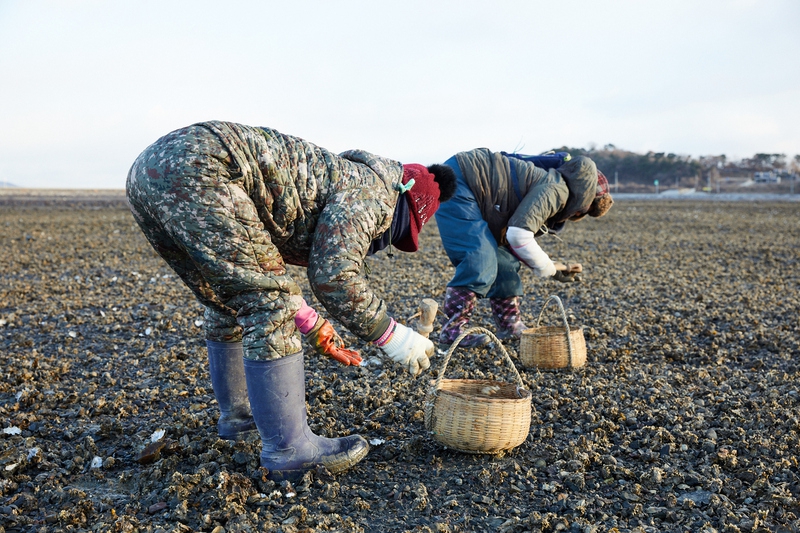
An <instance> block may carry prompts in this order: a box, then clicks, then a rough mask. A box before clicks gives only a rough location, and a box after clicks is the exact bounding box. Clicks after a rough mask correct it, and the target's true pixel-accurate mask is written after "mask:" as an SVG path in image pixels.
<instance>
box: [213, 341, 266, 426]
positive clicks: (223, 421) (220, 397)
mask: <svg viewBox="0 0 800 533" xmlns="http://www.w3.org/2000/svg"><path fill="white" fill-rule="evenodd" d="M206 347H207V348H208V371H209V373H210V374H211V386H212V387H213V389H214V396H215V397H216V398H217V403H218V404H219V411H220V415H219V420H218V421H217V431H218V432H219V436H220V438H221V439H226V440H237V439H243V438H245V437H247V436H248V435H250V434H254V433H255V432H256V423H255V421H254V420H253V415H252V413H251V412H250V399H249V398H248V396H247V382H246V381H245V377H244V350H243V349H242V343H241V342H215V341H209V340H207V341H206Z"/></svg>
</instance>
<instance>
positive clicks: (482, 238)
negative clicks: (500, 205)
mask: <svg viewBox="0 0 800 533" xmlns="http://www.w3.org/2000/svg"><path fill="white" fill-rule="evenodd" d="M444 164H445V165H447V166H449V167H451V168H452V169H453V170H454V171H455V174H456V184H457V186H456V193H455V195H454V196H453V198H451V199H450V200H448V201H447V202H444V203H442V204H441V205H440V206H439V209H438V210H437V211H436V215H435V216H436V225H437V226H438V227H439V235H440V236H441V238H442V245H443V246H444V249H445V252H447V257H449V258H450V262H451V263H452V264H453V266H454V267H456V273H455V275H454V276H453V279H451V280H450V282H449V283H448V284H447V286H448V287H463V288H467V289H469V290H471V291H472V292H474V293H475V294H477V295H478V296H480V297H481V298H485V297H488V298H508V297H511V296H522V294H523V292H522V280H521V279H520V277H519V269H520V266H521V264H520V262H519V260H518V259H517V258H516V257H514V256H513V255H512V254H511V252H509V251H508V249H507V248H505V247H500V246H497V240H496V239H495V238H494V236H493V235H492V232H491V231H489V225H488V224H487V223H486V221H485V220H483V216H482V215H481V210H480V208H479V207H478V202H477V200H476V199H475V195H474V194H473V193H472V191H471V190H470V188H469V186H468V185H467V182H466V180H465V179H464V175H463V173H462V172H461V169H460V168H459V166H458V162H457V161H456V158H455V157H451V158H450V159H448V160H447V161H445V162H444Z"/></svg>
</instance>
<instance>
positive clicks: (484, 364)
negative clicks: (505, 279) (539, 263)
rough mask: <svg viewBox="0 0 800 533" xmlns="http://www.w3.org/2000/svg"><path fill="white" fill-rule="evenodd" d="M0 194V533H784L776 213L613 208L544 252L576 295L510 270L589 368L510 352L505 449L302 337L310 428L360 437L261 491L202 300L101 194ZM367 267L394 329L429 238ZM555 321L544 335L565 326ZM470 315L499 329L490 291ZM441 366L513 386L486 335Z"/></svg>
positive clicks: (790, 327) (793, 513) (784, 303)
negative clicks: (511, 404)
mask: <svg viewBox="0 0 800 533" xmlns="http://www.w3.org/2000/svg"><path fill="white" fill-rule="evenodd" d="M31 196H32V195H29V196H28V198H30V197H31ZM109 196H111V197H112V198H111V200H103V201H107V202H108V203H103V201H98V198H99V197H103V198H108V197H109ZM40 200H41V199H40ZM0 203H2V207H0V229H2V232H0V354H1V355H2V358H3V363H2V369H3V370H2V371H3V379H2V380H0V422H2V424H1V425H2V427H1V428H0V531H1V532H4V533H10V532H40V531H48V532H61V531H64V532H67V531H115V532H134V531H139V532H172V531H176V532H189V531H204V532H214V533H222V532H236V531H283V532H287V533H288V532H315V531H348V532H349V531H364V532H373V531H375V532H403V531H415V532H416V531H420V532H472V531H487V532H488V531H492V532H506V533H512V532H527V531H547V532H550V531H575V532H637V533H641V532H671V531H675V532H679V531H680V532H684V531H692V532H739V531H741V532H745V531H746V532H753V531H759V532H767V531H769V532H776V531H796V530H797V529H796V527H797V523H798V517H799V516H800V504H799V503H798V498H800V465H799V464H798V455H800V438H799V437H798V435H799V434H800V379H798V378H800V375H799V372H800V324H799V323H798V316H800V313H799V312H798V311H800V309H799V308H800V222H798V216H797V208H796V204H792V203H776V204H771V203H768V202H759V203H749V202H736V203H724V202H713V203H709V202H696V201H688V200H681V201H676V202H669V201H661V202H652V201H636V200H627V201H619V202H617V204H616V205H615V207H614V209H612V211H611V212H610V213H609V215H608V216H606V217H604V218H601V219H598V220H586V221H582V222H580V223H577V224H573V225H572V227H571V228H569V229H568V230H567V232H566V233H565V234H564V235H563V237H562V239H563V240H562V241H558V240H555V239H553V238H545V239H543V240H542V241H541V244H542V247H543V248H544V249H545V250H547V251H548V252H549V253H550V254H551V256H552V257H553V258H554V259H556V260H560V261H563V262H580V263H582V264H583V267H584V273H583V282H582V283H580V284H571V285H565V284H559V283H557V282H555V281H551V280H539V279H535V278H534V277H533V276H532V275H531V274H530V273H529V272H524V273H523V276H524V281H525V284H526V291H527V294H526V297H525V298H524V300H523V317H524V319H525V321H526V322H527V323H528V324H529V325H531V326H532V325H535V324H536V322H537V319H538V317H539V313H540V311H541V309H542V305H543V303H544V301H545V299H546V297H548V296H549V295H553V294H555V295H558V296H559V297H560V298H561V300H562V301H563V302H564V305H565V307H566V310H567V315H568V317H569V320H570V322H571V324H572V326H573V328H575V327H578V326H581V327H582V328H583V332H584V335H585V339H586V344H587V352H588V361H587V364H586V366H585V367H584V368H582V369H579V370H576V371H572V372H569V371H547V372H540V371H537V370H536V369H532V368H525V367H523V366H522V364H521V362H520V360H519V358H518V350H519V343H518V342H509V343H506V344H505V348H506V350H507V351H508V353H509V354H510V356H511V358H512V360H513V361H514V363H515V366H516V367H517V368H518V369H519V372H520V375H521V378H522V380H523V382H524V385H525V387H526V388H528V389H529V390H531V392H532V398H533V400H532V407H533V416H532V423H531V426H530V433H529V435H528V437H527V439H526V440H525V442H524V443H522V444H521V445H520V446H518V447H517V448H515V449H513V450H511V451H509V452H505V453H503V454H499V455H469V454H463V453H460V452H455V451H452V450H450V449H447V448H446V447H445V446H443V445H442V444H440V443H439V442H437V441H436V440H435V439H434V438H433V437H432V435H431V434H430V433H429V432H427V431H426V429H425V425H424V406H425V401H426V397H427V394H428V392H429V390H430V388H431V383H432V381H433V380H434V379H435V378H436V377H437V375H438V372H440V371H441V370H442V362H443V357H442V356H441V355H440V356H439V357H437V358H435V359H434V360H433V361H432V367H431V369H430V370H429V372H428V373H427V374H426V375H424V376H423V377H421V378H419V379H416V380H415V379H412V378H410V377H408V376H407V375H406V374H405V373H404V372H403V371H402V370H400V369H398V368H397V367H395V366H394V365H393V364H392V363H391V362H387V361H383V360H382V359H381V358H380V356H379V353H378V351H377V350H376V349H375V348H374V347H372V346H369V345H365V344H363V343H361V342H360V341H358V340H357V339H355V338H354V337H353V336H352V335H349V334H348V333H347V332H346V331H345V330H344V329H343V328H341V326H339V327H338V330H339V332H340V333H341V334H342V335H343V337H344V338H345V340H346V341H347V342H348V343H349V344H350V345H351V346H353V347H355V348H358V349H360V350H361V351H362V355H363V356H364V359H365V361H367V363H368V364H367V365H365V366H362V367H355V368H354V367H342V366H339V365H338V364H337V363H335V362H334V361H332V360H324V359H322V358H320V357H319V356H317V355H315V354H314V352H313V351H312V350H311V349H310V348H306V361H307V363H306V377H307V381H306V388H307V403H308V410H309V423H310V425H311V426H312V428H313V430H314V431H315V432H317V433H318V434H321V435H325V436H330V437H335V436H342V435H347V434H351V433H359V434H361V435H363V436H364V437H365V438H367V440H369V441H371V442H372V448H371V450H370V453H369V455H367V457H366V458H365V459H364V460H363V461H362V462H361V463H359V464H358V465H356V467H354V468H353V469H351V470H349V471H347V472H344V473H342V474H338V475H335V476H333V475H330V474H328V473H327V472H324V471H315V472H311V473H309V474H308V475H307V476H306V478H305V479H304V480H303V481H302V482H299V483H296V484H295V485H290V484H287V483H283V484H275V483H273V482H270V481H267V480H265V478H264V475H263V474H264V472H263V471H262V470H261V469H260V468H259V464H258V454H259V451H260V441H259V439H258V438H257V437H254V438H252V439H250V440H247V441H244V442H238V443H231V442H227V441H223V440H220V439H218V438H217V434H216V419H217V416H218V410H217V406H216V402H215V400H214V396H213V393H212V390H211V383H210V380H209V376H208V372H207V363H206V353H205V346H204V341H203V337H202V331H201V327H200V322H199V320H200V319H201V317H202V309H201V307H200V306H199V304H197V303H196V302H195V301H194V300H193V298H192V296H191V294H190V293H189V291H188V290H187V289H186V288H185V287H184V286H183V285H182V284H181V283H180V282H179V280H178V279H177V278H176V277H175V275H174V274H173V273H172V272H171V271H170V270H169V269H168V268H167V267H166V265H165V263H163V262H162V261H161V259H160V258H158V257H157V256H156V255H155V254H154V252H153V251H152V250H151V248H150V246H149V245H148V244H147V243H146V242H145V240H144V238H143V236H142V234H141V233H140V231H139V230H138V228H137V227H136V225H135V223H134V221H133V219H132V217H131V215H130V214H129V212H128V211H127V209H125V208H124V200H123V197H122V195H121V191H119V192H118V193H117V194H116V195H109V194H105V196H104V195H103V194H99V193H98V194H97V195H94V196H92V195H89V194H88V193H86V192H85V191H82V196H81V197H80V198H78V199H77V200H76V199H75V198H71V199H64V198H62V199H60V200H57V201H56V200H53V199H52V198H51V199H49V200H47V201H46V202H44V203H43V202H41V201H39V202H38V203H37V202H36V201H33V200H26V199H24V198H23V199H20V198H17V199H16V200H14V201H9V200H8V196H6V195H0ZM369 265H370V268H371V275H370V277H371V279H372V280H373V284H374V287H375V289H376V291H377V292H378V293H379V294H380V295H381V296H382V297H383V298H384V299H385V300H386V302H387V305H388V307H389V309H390V310H391V312H392V313H393V315H394V316H395V317H397V318H398V319H399V320H401V321H406V322H408V323H409V324H410V325H413V323H414V321H413V320H408V318H409V317H411V316H412V315H413V314H414V313H415V312H416V310H417V306H418V304H419V302H420V301H421V300H422V299H423V298H434V299H435V300H437V301H438V302H439V304H440V305H441V303H442V298H443V292H444V287H445V284H446V282H447V281H448V280H449V278H450V275H451V273H452V267H451V266H450V264H449V262H448V261H447V258H446V256H445V254H444V252H443V250H442V249H441V245H440V243H439V241H438V235H437V231H436V227H435V225H431V226H430V227H426V229H425V231H424V232H423V234H422V252H420V253H417V254H404V253H402V252H395V254H394V258H390V257H388V256H387V254H386V253H385V252H382V253H381V254H379V255H378V256H376V257H375V258H373V259H370V260H369ZM292 272H293V274H294V275H295V276H296V279H297V280H298V281H299V282H300V283H301V286H302V287H303V288H304V291H305V292H306V297H307V298H309V299H310V300H311V301H312V302H313V297H311V293H310V291H308V290H307V285H306V282H305V276H304V272H303V270H302V269H300V268H293V270H292ZM555 309H556V308H554V307H551V306H548V307H547V308H546V310H545V313H544V316H543V318H542V322H543V323H547V324H553V325H557V324H558V323H559V322H560V321H561V320H562V319H561V317H560V313H558V312H557V311H555ZM334 324H335V325H336V323H335V322H334ZM473 324H474V325H478V326H483V327H486V328H487V329H489V330H491V331H494V325H493V323H492V319H491V315H490V312H489V305H488V302H486V301H481V302H480V304H479V306H478V309H477V312H476V315H475V317H474V320H473ZM437 332H438V328H437V329H436V330H434V333H433V335H436V333H437ZM446 377H447V378H469V379H496V380H499V381H504V382H508V381H513V380H514V377H513V376H512V373H511V372H510V369H509V366H508V364H507V363H506V362H505V359H504V358H503V357H502V351H501V350H500V349H499V348H498V347H497V346H495V347H493V348H488V349H487V348H483V349H463V348H460V347H456V349H455V350H454V351H453V353H452V358H451V360H450V363H449V365H448V366H447V369H446ZM162 432H163V434H162ZM154 440H156V441H158V442H160V443H162V444H163V447H162V448H161V450H160V452H159V453H158V454H157V455H156V454H153V455H152V456H150V457H149V458H147V459H149V462H148V460H147V459H145V460H143V459H142V452H143V450H145V448H146V447H147V446H148V445H150V444H152V442H153V441H154ZM159 446H160V445H159Z"/></svg>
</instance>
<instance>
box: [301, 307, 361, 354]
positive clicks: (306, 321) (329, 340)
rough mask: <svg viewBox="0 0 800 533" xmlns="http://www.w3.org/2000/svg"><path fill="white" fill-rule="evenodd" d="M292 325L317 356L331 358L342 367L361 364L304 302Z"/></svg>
mask: <svg viewBox="0 0 800 533" xmlns="http://www.w3.org/2000/svg"><path fill="white" fill-rule="evenodd" d="M294 323H295V325H296V326H297V329H299V330H300V333H302V334H303V337H304V338H305V339H306V340H307V341H308V343H309V344H311V346H313V347H314V351H316V352H317V353H318V354H321V355H327V356H329V357H333V358H334V359H336V360H337V361H339V362H340V363H342V364H343V365H360V364H361V356H360V355H359V353H358V352H357V351H355V350H348V349H347V348H345V347H344V341H342V338H341V337H340V336H339V335H338V334H337V333H336V331H334V329H333V326H332V325H331V323H330V322H328V321H327V320H326V319H324V318H322V317H321V316H319V315H318V314H317V312H316V311H315V310H314V308H313V307H311V306H310V305H308V304H307V303H306V301H305V300H303V304H302V305H301V306H300V309H298V310H297V313H296V314H295V317H294Z"/></svg>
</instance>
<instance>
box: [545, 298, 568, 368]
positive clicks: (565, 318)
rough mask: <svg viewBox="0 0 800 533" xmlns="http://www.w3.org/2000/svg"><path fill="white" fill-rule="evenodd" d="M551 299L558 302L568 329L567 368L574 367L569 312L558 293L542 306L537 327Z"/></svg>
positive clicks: (565, 326)
mask: <svg viewBox="0 0 800 533" xmlns="http://www.w3.org/2000/svg"><path fill="white" fill-rule="evenodd" d="M551 300H555V302H556V303H557V304H558V307H559V309H560V310H561V318H562V319H564V329H566V330H567V349H568V357H569V359H568V361H567V368H570V369H572V368H574V367H573V366H572V358H573V357H572V350H573V348H572V336H571V335H570V334H569V322H568V321H567V312H566V311H564V304H563V303H561V298H559V297H558V296H557V295H555V294H553V295H550V296H549V297H548V298H547V300H545V302H544V305H543V306H542V310H541V311H539V318H538V319H537V320H536V327H537V328H538V327H539V324H540V323H541V322H542V315H543V314H544V309H545V307H547V304H548V303H550V301H551Z"/></svg>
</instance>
